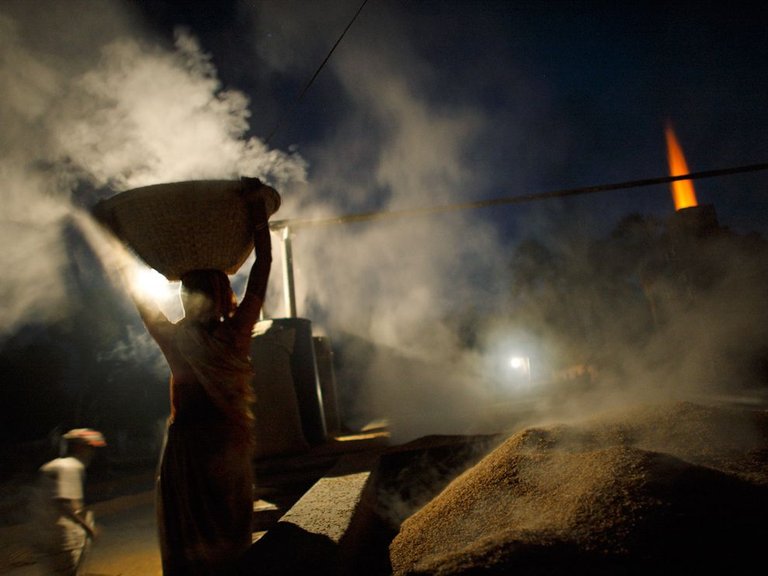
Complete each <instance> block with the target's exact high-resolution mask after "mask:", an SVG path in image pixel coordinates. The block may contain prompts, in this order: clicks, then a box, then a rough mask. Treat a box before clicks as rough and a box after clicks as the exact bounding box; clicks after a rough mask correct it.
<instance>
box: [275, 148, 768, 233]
mask: <svg viewBox="0 0 768 576" xmlns="http://www.w3.org/2000/svg"><path fill="white" fill-rule="evenodd" d="M759 170H768V163H763V164H750V165H747V166H736V167H733V168H723V169H720V170H706V171H703V172H691V173H690V174H681V175H678V176H663V177H659V178H645V179H642V180H630V181H627V182H616V183H612V184H599V185H596V186H583V187H579V188H566V189H561V190H553V191H549V192H539V193H532V194H521V195H519V196H505V197H501V198H491V199H489V200H477V201H474V202H462V203H458V204H446V205H442V206H431V207H425V208H412V209H405V210H390V211H373V212H361V213H358V214H345V215H342V216H330V217H328V218H314V219H311V218H307V219H300V218H297V219H293V220H274V221H271V222H270V223H269V227H270V229H272V230H280V229H282V228H290V229H291V230H294V229H296V228H308V227H312V226H328V225H333V224H348V223H351V222H363V221H366V220H379V219H384V218H403V217H410V216H421V215H424V214H434V213H438V212H453V211H457V210H469V209H474V208H484V207H487V206H498V205H500V204H522V203H524V202H534V201H537V200H547V199H551V198H565V197H568V196H578V195H583V194H594V193H597V192H608V191H616V190H624V189H627V188H641V187H644V186H656V185H659V184H667V183H670V182H675V181H677V180H698V179H701V178H714V177H716V176H727V175H730V174H739V173H744V172H757V171H759Z"/></svg>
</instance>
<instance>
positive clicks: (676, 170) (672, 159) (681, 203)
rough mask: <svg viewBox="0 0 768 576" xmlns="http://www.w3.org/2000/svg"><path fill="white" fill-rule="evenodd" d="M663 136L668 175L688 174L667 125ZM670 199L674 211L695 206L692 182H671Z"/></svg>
mask: <svg viewBox="0 0 768 576" xmlns="http://www.w3.org/2000/svg"><path fill="white" fill-rule="evenodd" d="M664 134H665V136H666V138H667V162H668V163H669V175H670V176H680V175H682V174H689V173H690V170H688V163H687V162H686V161H685V156H683V149H682V148H681V147H680V143H679V142H678V141H677V136H675V133H674V131H673V130H672V126H671V125H670V124H669V123H667V125H666V127H665V129H664ZM671 188H672V199H673V200H674V201H675V210H681V209H682V208H689V207H691V206H697V205H698V202H697V201H696V190H694V188H693V181H692V180H675V181H674V182H672V186H671Z"/></svg>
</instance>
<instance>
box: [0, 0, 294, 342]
mask: <svg viewBox="0 0 768 576" xmlns="http://www.w3.org/2000/svg"><path fill="white" fill-rule="evenodd" d="M129 8H130V6H129V5H125V4H121V3H109V2H104V3H99V4H97V5H94V4H93V3H90V2H85V3H78V2H73V3H67V6H66V9H65V8H64V7H63V5H62V3H57V2H50V3H42V2H41V3H35V4H34V7H32V8H30V7H29V6H28V4H27V3H15V2H10V3H6V4H4V6H3V8H2V10H0V28H2V34H0V42H2V44H3V46H2V52H3V59H2V61H1V63H0V66H1V67H2V68H1V69H0V76H1V77H2V82H1V83H0V84H1V85H2V87H0V91H2V94H1V95H2V99H3V102H4V106H3V109H2V111H0V114H1V115H2V116H1V117H0V120H1V121H2V125H3V135H2V137H1V139H0V152H2V154H1V155H0V175H2V180H3V187H2V191H1V192H0V194H2V202H3V206H4V210H3V216H2V226H1V227H0V234H1V235H2V238H0V240H2V242H3V244H4V246H6V247H7V249H6V250H4V251H3V255H2V262H0V264H2V266H3V269H4V270H7V271H8V273H7V274H6V275H5V277H4V279H3V283H2V294H0V295H2V297H3V298H2V305H1V306H2V308H1V310H0V311H1V312H2V314H1V315H0V319H1V322H0V325H1V326H2V331H3V333H2V336H4V337H5V336H7V335H9V334H12V333H13V331H14V330H15V329H16V328H17V327H18V326H20V325H23V324H25V323H45V322H48V321H54V320H56V319H57V318H60V317H61V316H64V315H66V314H67V313H68V311H71V309H70V308H69V304H70V300H71V299H72V296H70V295H68V294H67V293H66V290H67V284H66V282H65V279H64V278H63V277H62V275H61V271H62V269H63V268H65V267H66V266H67V259H68V255H67V254H65V248H64V245H63V242H62V238H61V235H62V230H63V227H64V226H65V225H66V224H67V222H69V218H70V216H71V215H72V214H73V213H74V212H76V211H77V210H79V209H83V208H88V207H90V205H92V204H93V203H94V202H95V201H96V200H97V199H98V198H100V197H105V196H109V195H111V194H114V193H115V192H119V191H121V190H123V189H126V188H131V187H135V186H141V185H145V184H150V183H158V182H169V181H175V180H183V179H197V178H231V177H238V176H239V175H255V176H260V177H263V178H265V179H267V180H269V181H271V182H274V183H276V184H277V185H280V184H282V183H285V182H287V181H301V180H303V178H304V173H305V163H304V161H303V160H302V159H301V158H300V157H299V156H297V155H289V154H285V153H282V152H280V151H277V150H270V149H269V148H267V146H265V145H264V143H263V142H261V141H259V140H258V139H255V138H248V137H247V136H246V132H247V129H248V119H249V115H250V113H251V111H250V110H249V108H248V100H247V98H246V97H245V96H244V95H243V94H242V93H240V92H237V91H235V90H225V89H223V87H222V85H221V83H220V81H219V80H218V78H217V76H216V70H215V67H214V65H213V64H212V63H211V61H210V57H209V56H208V55H207V54H205V53H204V51H203V50H201V48H200V46H199V45H198V42H197V41H196V39H195V38H194V37H193V36H191V35H190V34H188V33H185V32H184V31H183V30H182V31H179V32H178V34H177V36H176V41H175V46H165V45H164V44H163V43H162V42H160V41H156V40H152V39H151V38H150V37H149V36H148V35H145V34H143V33H142V32H141V28H139V27H138V26H137V19H136V16H135V15H134V14H132V13H131V12H129V11H128V10H129ZM84 30H93V34H91V33H84Z"/></svg>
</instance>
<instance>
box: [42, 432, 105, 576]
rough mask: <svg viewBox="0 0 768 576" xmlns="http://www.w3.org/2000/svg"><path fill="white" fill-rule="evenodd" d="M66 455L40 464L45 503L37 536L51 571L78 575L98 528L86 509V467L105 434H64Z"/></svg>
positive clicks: (47, 566)
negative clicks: (84, 485) (84, 486)
mask: <svg viewBox="0 0 768 576" xmlns="http://www.w3.org/2000/svg"><path fill="white" fill-rule="evenodd" d="M63 438H64V440H65V441H66V455H65V456H63V457H61V458H56V459H54V460H51V461H50V462H47V463H46V464H44V465H43V466H41V467H40V473H41V474H40V475H41V479H40V480H41V497H42V498H41V500H42V502H41V506H40V510H39V511H38V512H39V513H40V516H39V518H38V520H39V522H37V523H36V524H38V526H37V530H38V532H37V535H38V538H39V543H40V545H41V551H42V553H43V559H44V561H45V562H44V564H45V565H46V566H45V567H46V568H47V569H48V571H49V573H50V574H61V575H64V574H66V575H68V576H76V575H77V574H78V572H79V570H80V567H81V566H82V565H83V561H84V559H85V553H86V551H87V548H88V545H89V543H90V541H91V540H93V539H94V538H96V535H97V531H96V527H95V524H94V522H93V516H92V514H90V513H88V512H86V511H85V509H84V508H83V484H84V481H85V469H86V467H87V466H88V464H90V462H91V460H92V459H93V456H94V452H95V450H96V449H97V448H100V447H103V446H106V442H105V441H104V436H103V435H102V434H101V433H100V432H97V431H96V430H91V429H89V428H76V429H74V430H70V431H69V432H67V433H66V434H64V436H63Z"/></svg>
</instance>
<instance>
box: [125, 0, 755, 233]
mask: <svg viewBox="0 0 768 576" xmlns="http://www.w3.org/2000/svg"><path fill="white" fill-rule="evenodd" d="M139 4H140V5H142V6H143V12H144V15H145V16H146V18H147V21H148V22H150V23H151V24H152V25H153V26H155V27H156V29H157V30H158V31H159V32H161V33H163V34H166V35H170V33H171V31H172V30H173V29H174V28H175V27H176V26H179V25H184V26H187V27H189V28H190V29H191V31H192V32H193V33H194V34H195V35H197V36H198V37H199V38H200V40H201V44H202V48H203V49H204V50H206V51H208V52H210V54H211V55H212V59H213V63H214V64H215V66H216V68H217V70H218V73H219V75H220V77H221V79H222V81H223V82H224V84H225V85H227V86H230V87H235V88H237V89H240V90H243V91H245V92H246V93H247V94H248V95H249V96H250V97H251V99H252V108H253V117H252V121H251V130H252V133H253V134H254V135H256V136H257V137H261V138H264V137H265V136H266V135H267V134H269V133H270V132H271V130H272V129H274V128H275V126H276V125H277V123H278V122H279V121H280V125H279V128H278V130H277V132H276V134H275V135H274V137H273V139H272V140H271V142H270V143H271V145H273V146H276V147H278V148H288V147H289V146H294V147H296V148H297V149H298V150H299V151H300V152H301V153H303V154H304V155H305V157H306V158H307V159H308V161H309V165H310V177H311V175H312V173H313V167H315V166H316V165H317V163H318V161H320V162H322V160H318V159H317V158H316V157H315V156H316V155H319V156H322V154H323V153H322V152H317V151H319V150H322V148H323V146H324V145H325V144H328V145H330V143H331V142H332V140H331V136H332V135H333V134H334V133H336V132H337V131H338V130H339V127H340V126H341V125H342V124H343V123H344V121H345V120H346V121H349V119H350V118H353V117H356V115H361V116H360V118H361V120H360V121H364V118H365V113H364V111H362V112H361V110H360V105H359V103H358V104H355V103H354V102H352V101H351V100H350V98H349V95H348V93H347V92H346V91H345V90H344V88H343V86H341V85H340V81H339V79H338V71H337V70H336V69H335V68H334V64H335V61H336V59H340V58H342V57H343V55H349V54H350V53H352V52H355V51H359V50H360V49H361V47H364V48H365V58H364V59H362V60H360V61H359V62H358V63H357V65H358V66H363V65H364V66H370V67H371V68H373V69H375V68H376V67H377V66H379V65H380V64H379V63H378V62H377V54H383V53H385V52H396V51H398V50H401V51H402V52H403V54H405V51H404V50H402V44H404V43H407V45H408V54H407V55H408V56H413V57H415V58H418V59H419V62H418V65H419V66H422V67H423V69H424V72H425V75H424V76H423V78H424V83H423V84H419V80H418V78H419V75H418V71H417V70H415V69H414V67H412V66H411V64H413V62H405V61H404V62H403V74H404V77H406V78H407V79H408V81H409V82H412V83H413V85H414V86H415V88H416V89H418V93H419V95H420V97H421V98H423V99H424V100H425V101H426V102H428V103H429V105H431V106H433V107H434V108H435V109H441V108H442V109H450V108H452V107H456V108H461V109H464V110H466V109H471V110H478V111H479V112H480V113H482V114H483V116H484V117H485V118H487V119H488V121H487V123H486V125H485V126H484V127H483V129H482V130H480V131H479V132H476V133H474V134H473V140H472V142H471V146H469V147H468V150H467V151H465V155H466V161H467V163H468V166H470V167H471V169H472V170H475V171H476V172H477V173H478V174H482V175H483V177H482V178H478V182H479V187H480V189H479V190H478V191H476V194H477V195H478V196H479V197H481V198H489V197H497V196H508V195H516V194H519V193H531V192H539V191H546V190H552V189H561V188H569V187H578V186H585V185H591V184H600V183H606V182H618V181H624V180H633V179H639V178H648V177H655V176H663V175H664V174H665V172H666V165H665V156H664V153H665V151H664V139H663V125H664V122H665V121H666V120H667V119H669V120H671V121H672V123H673V125H674V127H675V130H676V131H677V134H678V136H679V138H680V140H681V143H682V145H683V149H684V151H685V153H686V156H687V158H688V162H689V166H690V167H691V170H693V171H701V170H710V169H718V168H725V167H731V166H738V165H747V164H753V163H762V162H765V161H766V159H768V139H766V138H765V136H764V134H765V130H766V128H768V107H766V105H765V95H766V94H768V70H766V68H767V67H768V66H767V65H766V61H765V56H766V53H768V50H766V48H768V33H767V32H766V27H765V26H764V23H765V21H766V16H768V14H767V13H766V8H765V7H763V6H762V5H758V6H749V4H748V3H740V2H736V3H728V4H727V5H725V4H721V3H699V4H697V5H695V6H693V5H691V4H690V3H682V2H680V3H674V2H673V3H660V2H650V3H648V2H630V3H614V2H584V1H581V2H566V1H555V2H552V1H550V2H506V1H502V2H497V1H458V0H444V1H439V2H433V1H419V2H414V1H395V0H369V2H368V3H367V4H366V6H365V8H364V9H363V11H362V13H361V14H360V16H359V18H358V19H357V20H356V21H355V23H354V25H353V26H352V28H351V29H350V31H349V32H348V34H347V36H346V37H345V39H344V40H343V41H342V43H341V45H340V46H339V47H338V49H337V51H336V53H335V54H334V56H333V57H332V58H331V61H330V62H329V64H328V66H327V67H326V68H325V69H324V70H323V71H322V72H321V73H320V75H319V76H318V78H317V80H316V81H315V83H314V84H313V85H312V87H311V88H310V89H309V91H308V92H307V93H306V95H305V97H304V99H303V100H302V101H301V102H300V103H299V105H298V106H297V107H296V108H291V104H292V102H293V100H294V98H295V97H296V96H297V94H298V92H299V91H300V90H301V88H302V87H303V86H304V84H305V83H306V82H307V81H308V80H309V78H310V77H311V75H312V74H313V73H314V71H315V70H316V68H317V66H319V64H320V62H321V61H322V60H323V58H324V57H325V56H326V54H327V51H328V50H329V49H330V47H331V46H332V45H333V42H335V40H336V39H337V38H338V36H339V34H340V33H341V31H342V30H343V29H344V27H345V26H346V24H347V23H348V22H349V20H350V18H351V17H352V15H353V14H354V13H355V11H356V10H357V8H358V7H359V6H360V4H361V2H359V1H358V0H348V1H346V2H327V1H323V0H318V1H309V0H305V1H295V2H284V3H283V2H281V3H277V2H269V1H265V2H258V1H257V2H244V3H236V2H194V3H189V4H188V3H173V2H161V1H159V0H147V1H144V2H140V3H139ZM398 45H399V46H398ZM281 53H282V54H281ZM276 60H281V61H282V62H283V65H282V67H278V66H275V61H276ZM347 74H349V71H347ZM427 76H428V77H427ZM371 154H375V152H374V151H371ZM766 182H767V180H766V177H765V175H764V174H759V175H755V176H749V177H747V176H743V177H730V178H727V179H718V180H717V181H707V182H701V183H698V184H697V190H698V191H699V194H700V196H701V201H706V202H713V203H716V204H717V205H718V206H719V207H720V210H721V212H723V216H724V217H725V218H733V224H734V225H735V226H737V227H742V226H744V227H750V226H757V227H762V226H764V225H765V224H766V221H765V220H764V219H760V218H757V214H756V212H757V211H762V209H763V208H764V206H765V204H764V203H763V201H762V194H763V191H764V189H765V187H766V186H765V185H766ZM656 190H658V191H660V193H654V191H652V190H646V191H629V192H620V193H615V194H613V195H612V196H621V197H622V200H623V202H622V206H623V207H622V208H621V210H631V209H632V208H633V207H634V208H636V209H637V210H639V211H648V210H654V209H656V208H658V207H659V205H660V204H661V203H662V202H664V200H663V199H660V196H661V198H663V197H664V194H665V192H664V187H660V188H657V189H656ZM754 194H758V197H757V198H754V197H753V195H754ZM737 197H738V198H737ZM418 200H419V201H414V205H419V206H422V205H428V204H429V203H430V199H429V197H424V198H420V199H418ZM596 201H598V202H600V203H604V202H606V201H608V200H607V199H605V198H604V197H603V196H601V197H600V198H599V199H598V200H596ZM611 202H613V200H611ZM437 203H439V201H438V202H437ZM665 208H667V207H666V206H665V207H663V208H662V209H665ZM351 209H352V207H351ZM353 211H354V210H353ZM611 215H612V216H616V215H615V214H614V213H611Z"/></svg>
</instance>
